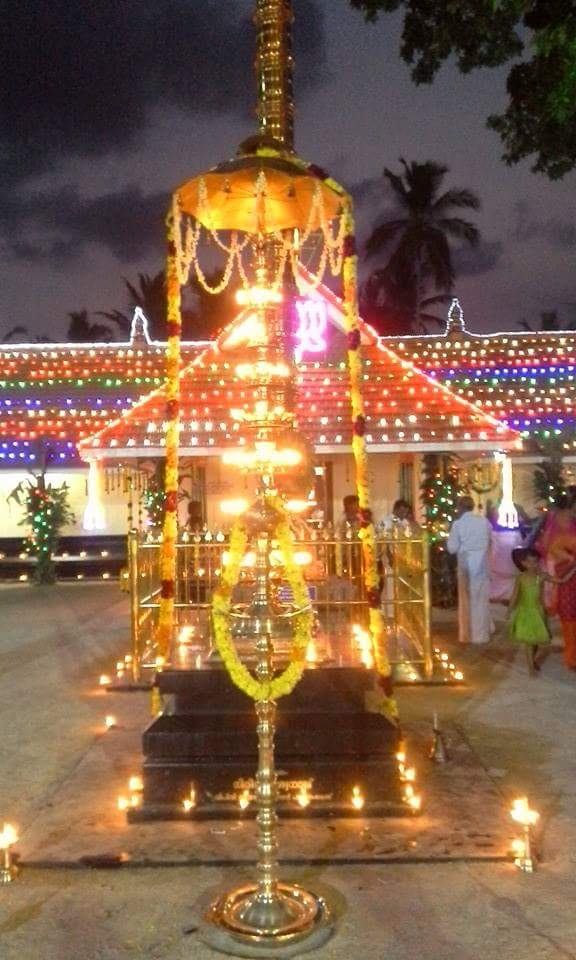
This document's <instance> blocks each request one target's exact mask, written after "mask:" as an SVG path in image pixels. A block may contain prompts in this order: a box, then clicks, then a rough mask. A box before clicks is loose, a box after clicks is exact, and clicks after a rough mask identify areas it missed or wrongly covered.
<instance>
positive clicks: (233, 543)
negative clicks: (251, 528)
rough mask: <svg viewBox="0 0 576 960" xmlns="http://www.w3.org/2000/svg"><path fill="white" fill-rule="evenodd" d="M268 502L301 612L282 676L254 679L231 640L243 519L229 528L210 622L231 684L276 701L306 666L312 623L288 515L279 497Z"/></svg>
mask: <svg viewBox="0 0 576 960" xmlns="http://www.w3.org/2000/svg"><path fill="white" fill-rule="evenodd" d="M267 503H268V505H269V506H271V507H273V509H274V510H275V512H276V515H277V522H276V524H275V526H274V529H273V531H272V539H273V540H275V541H277V543H278V549H279V551H280V554H281V556H282V564H283V566H284V572H285V575H286V580H287V581H288V584H289V585H290V589H291V591H292V599H293V603H294V605H295V607H296V609H297V610H299V611H300V612H299V613H297V614H296V615H295V617H294V634H293V638H292V649H291V653H290V663H289V664H288V666H287V667H286V669H285V670H283V671H282V673H280V674H279V675H278V676H277V677H274V679H273V680H270V681H264V682H263V681H260V680H257V679H256V678H255V677H254V676H253V675H252V674H251V673H250V671H249V670H248V668H247V667H246V666H245V665H244V664H243V663H242V661H241V659H240V657H239V656H238V652H237V650H236V647H235V645H234V641H233V639H232V632H231V629H230V613H231V607H232V593H233V590H234V587H235V586H236V584H237V583H238V581H239V579H240V573H241V568H242V560H243V558H244V554H245V552H246V547H247V544H248V529H247V526H246V522H245V521H244V520H243V519H242V518H239V519H238V520H237V521H236V523H235V524H234V527H233V529H232V533H231V536H230V544H229V550H228V563H227V564H226V566H225V567H224V568H223V571H222V574H221V579H220V584H219V585H218V587H217V588H216V590H215V591H214V594H213V597H212V623H213V627H214V642H215V645H216V649H217V650H218V653H219V654H220V657H221V659H222V663H223V664H224V666H225V668H226V670H227V671H228V674H229V675H230V678H231V680H232V682H233V683H234V684H235V686H236V687H238V689H239V690H242V692H243V693H245V694H246V695H247V696H248V697H251V698H252V699H253V700H278V699H279V698H280V697H285V696H287V695H288V694H289V693H291V692H292V690H293V689H294V687H295V686H296V684H297V683H298V682H299V681H300V679H301V677H302V674H303V672H304V669H305V666H306V663H305V656H306V648H307V646H308V643H309V641H310V638H311V636H312V626H313V620H314V617H313V613H312V611H311V610H310V606H309V597H308V590H307V587H306V581H305V580H304V575H303V573H302V571H301V569H300V567H299V566H298V564H297V563H296V561H295V559H294V537H293V534H292V530H291V528H290V523H289V520H288V517H287V514H286V512H285V510H284V507H283V505H281V501H280V500H279V499H278V498H267Z"/></svg>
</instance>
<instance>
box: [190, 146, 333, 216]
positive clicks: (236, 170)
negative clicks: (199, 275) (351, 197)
mask: <svg viewBox="0 0 576 960" xmlns="http://www.w3.org/2000/svg"><path fill="white" fill-rule="evenodd" d="M268 153H270V154H271V155H268ZM175 196H176V198H177V200H178V202H179V205H180V209H181V211H182V212H183V213H187V214H189V215H190V216H192V217H194V218H195V219H196V220H197V221H199V222H200V223H201V224H202V225H203V226H204V227H206V228H207V229H208V230H237V231H241V232H243V233H251V234H267V233H277V232H279V231H282V230H293V229H305V230H306V232H307V233H311V232H313V231H314V230H319V229H321V228H322V225H323V223H326V222H329V221H330V220H333V219H334V218H335V217H338V216H340V215H341V213H342V207H343V197H342V195H341V194H340V193H338V192H337V191H336V190H335V189H333V188H332V187H331V186H330V185H329V184H328V183H327V182H326V181H325V180H323V179H321V177H320V176H319V175H317V174H315V173H314V172H311V170H310V168H309V167H308V166H307V165H306V164H305V163H304V162H303V161H302V160H299V159H298V158H296V157H294V155H293V154H286V153H280V152H277V151H267V152H266V154H262V155H261V154H257V155H245V156H239V157H238V158H235V159H233V160H227V161H226V162H225V163H221V164H219V165H218V166H217V167H214V168H213V169H212V170H209V171H208V172H207V173H204V174H202V175H201V176H199V177H194V179H192V180H188V181H187V182H186V183H184V184H183V185H182V186H181V187H179V188H178V189H177V190H176V192H175Z"/></svg>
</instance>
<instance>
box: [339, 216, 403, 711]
mask: <svg viewBox="0 0 576 960" xmlns="http://www.w3.org/2000/svg"><path fill="white" fill-rule="evenodd" d="M345 204H346V206H345V211H344V214H343V215H344V217H345V219H346V231H345V239H344V263H343V269H342V274H343V276H342V280H343V288H344V291H343V292H344V310H345V323H346V333H347V336H348V368H349V371H350V401H351V405H352V430H353V434H352V452H353V454H354V461H355V463H356V489H357V492H358V502H359V507H360V518H361V521H360V523H361V525H360V533H359V536H360V540H361V542H362V557H363V560H364V584H365V588H366V598H367V600H368V607H369V611H370V613H369V616H370V621H369V624H370V635H371V637H372V647H373V650H374V662H375V664H376V669H377V671H378V674H379V677H380V686H381V689H382V701H381V704H380V709H381V710H382V713H383V714H384V715H385V716H387V717H388V718H389V719H391V720H394V721H396V720H397V719H398V706H397V704H396V700H395V698H394V696H393V693H392V678H391V673H392V671H391V669H390V663H389V660H388V656H387V653H386V639H385V626H384V617H383V615H382V610H381V608H380V585H379V575H378V568H377V548H376V530H375V527H374V520H373V517H372V510H371V509H370V478H369V473H368V453H367V450H366V440H365V437H364V434H365V431H366V419H365V415H364V397H363V395H362V355H361V336H360V327H359V323H358V290H357V286H358V276H357V262H358V258H357V255H356V241H355V236H354V216H353V212H352V200H351V199H350V197H346V199H345Z"/></svg>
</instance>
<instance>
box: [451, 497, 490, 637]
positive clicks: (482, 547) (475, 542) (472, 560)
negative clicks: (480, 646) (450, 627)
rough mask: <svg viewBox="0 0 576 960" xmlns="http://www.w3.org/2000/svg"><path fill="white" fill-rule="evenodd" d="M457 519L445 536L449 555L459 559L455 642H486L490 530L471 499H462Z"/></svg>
mask: <svg viewBox="0 0 576 960" xmlns="http://www.w3.org/2000/svg"><path fill="white" fill-rule="evenodd" d="M458 507H459V510H458V513H459V516H458V519H457V520H455V521H454V523H453V524H452V528H451V530H450V534H449V536H448V542H447V544H446V545H447V547H448V552H449V553H455V554H456V556H457V557H458V639H459V640H460V643H488V641H489V639H490V627H491V622H490V606H489V604H490V570H489V556H490V541H491V537H492V527H491V526H490V522H489V521H488V520H487V519H486V517H481V516H479V515H478V514H475V513H474V512H473V511H474V501H473V499H472V497H462V498H461V500H460V502H459V504H458Z"/></svg>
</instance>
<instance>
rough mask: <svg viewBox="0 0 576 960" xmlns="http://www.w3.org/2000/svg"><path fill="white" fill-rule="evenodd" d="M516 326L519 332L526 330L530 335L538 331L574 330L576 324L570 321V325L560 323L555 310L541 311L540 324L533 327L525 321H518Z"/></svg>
mask: <svg viewBox="0 0 576 960" xmlns="http://www.w3.org/2000/svg"><path fill="white" fill-rule="evenodd" d="M518 326H519V327H520V329H521V330H528V331H529V332H532V333H537V332H538V331H541V332H546V333H554V332H556V331H558V330H576V323H575V322H574V321H573V320H572V321H571V322H570V323H562V322H561V320H560V319H559V317H558V311H557V310H541V311H540V324H539V325H538V326H535V327H533V326H532V324H530V323H528V321H527V320H520V322H519V324H518Z"/></svg>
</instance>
